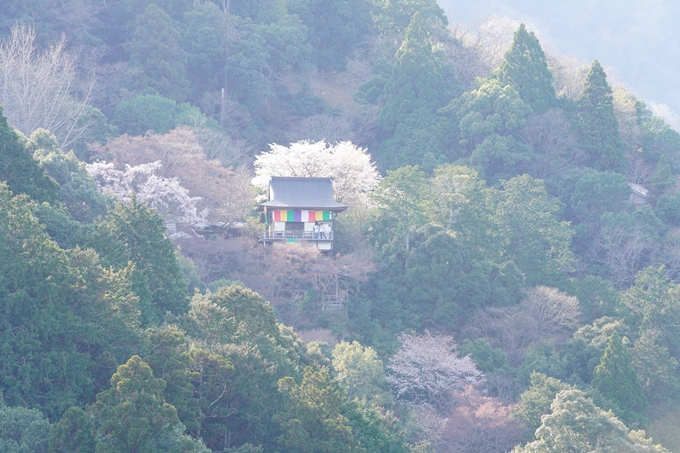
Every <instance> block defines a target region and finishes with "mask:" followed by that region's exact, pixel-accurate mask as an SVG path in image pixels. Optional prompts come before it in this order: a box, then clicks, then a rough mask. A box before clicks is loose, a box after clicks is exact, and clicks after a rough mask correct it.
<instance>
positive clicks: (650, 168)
mask: <svg viewBox="0 0 680 453" xmlns="http://www.w3.org/2000/svg"><path fill="white" fill-rule="evenodd" d="M641 151H642V150H641V149H640V150H632V151H629V152H628V153H627V154H626V179H627V180H628V182H632V183H634V184H640V185H641V186H643V187H646V186H647V185H648V184H649V182H650V181H651V180H652V176H654V172H655V171H656V170H655V168H654V165H652V164H651V163H650V162H647V161H645V160H644V159H643V158H642V156H641V155H640V152H641Z"/></svg>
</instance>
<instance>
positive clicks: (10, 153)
mask: <svg viewBox="0 0 680 453" xmlns="http://www.w3.org/2000/svg"><path fill="white" fill-rule="evenodd" d="M0 181H4V182H6V184H7V186H8V188H9V190H11V191H12V192H13V193H14V194H16V195H19V194H26V195H28V196H29V197H31V198H32V199H33V200H35V201H38V202H43V201H47V202H50V203H54V202H56V201H57V200H58V197H57V190H58V188H59V186H58V185H57V184H56V183H55V182H54V181H53V180H52V179H51V178H50V177H48V176H47V175H45V171H44V170H43V169H42V168H41V167H40V165H39V164H38V162H36V161H35V160H34V159H33V158H32V157H31V154H30V153H29V152H28V150H27V149H26V147H25V146H24V143H23V142H22V140H21V139H20V138H19V135H17V133H16V132H15V131H14V129H12V128H11V127H10V125H9V124H8V123H7V118H5V116H4V115H3V114H2V107H1V106H0Z"/></svg>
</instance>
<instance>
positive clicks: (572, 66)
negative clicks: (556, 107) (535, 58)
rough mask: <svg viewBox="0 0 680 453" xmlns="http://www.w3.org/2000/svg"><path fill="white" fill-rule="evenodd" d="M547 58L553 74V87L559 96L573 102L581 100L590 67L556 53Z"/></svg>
mask: <svg viewBox="0 0 680 453" xmlns="http://www.w3.org/2000/svg"><path fill="white" fill-rule="evenodd" d="M546 58H547V60H548V67H549V68H550V70H551V72H552V74H553V85H554V86H555V93H556V94H557V96H564V97H566V98H568V99H573V100H576V99H578V98H580V97H581V94H582V93H583V86H584V85H585V83H586V77H587V76H588V71H589V70H590V65H589V64H584V63H582V62H580V61H578V60H577V59H576V58H574V57H570V56H567V55H560V54H555V53H548V54H547V55H546Z"/></svg>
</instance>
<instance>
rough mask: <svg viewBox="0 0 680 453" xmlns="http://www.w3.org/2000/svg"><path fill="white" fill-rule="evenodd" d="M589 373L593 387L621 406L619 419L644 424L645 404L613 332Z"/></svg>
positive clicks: (628, 358) (636, 380)
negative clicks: (591, 371) (596, 364)
mask: <svg viewBox="0 0 680 453" xmlns="http://www.w3.org/2000/svg"><path fill="white" fill-rule="evenodd" d="M593 375H594V376H593V382H592V385H593V387H594V388H596V389H597V390H599V391H600V393H601V394H602V395H603V396H604V397H605V398H609V399H610V400H612V401H613V402H615V403H616V404H617V405H618V406H619V407H620V408H621V411H622V414H623V415H622V418H623V421H624V422H625V423H626V424H627V425H632V426H644V425H646V424H648V422H649V420H648V418H647V408H648V406H649V403H648V401H647V398H646V397H645V395H644V393H643V390H642V385H641V384H640V381H639V380H638V376H637V373H636V372H635V369H633V366H632V365H631V363H630V357H629V356H628V351H626V347H625V346H624V345H623V342H622V341H621V337H619V334H618V333H617V332H614V333H613V334H612V336H611V337H610V338H609V344H608V345H607V349H605V351H604V354H603V355H602V359H601V360H600V364H599V365H598V366H596V367H595V372H594V373H593Z"/></svg>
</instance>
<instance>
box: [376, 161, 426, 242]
mask: <svg viewBox="0 0 680 453" xmlns="http://www.w3.org/2000/svg"><path fill="white" fill-rule="evenodd" d="M425 190H426V179H425V173H423V172H422V171H420V170H419V169H418V167H411V166H407V167H402V168H399V169H398V170H394V171H388V172H387V176H386V177H385V178H383V180H382V181H381V182H380V186H379V187H378V189H376V191H375V192H374V193H373V195H372V196H373V198H374V200H375V203H376V205H377V206H379V208H380V217H379V218H378V221H377V224H376V225H375V226H374V227H372V229H371V234H370V236H372V240H373V244H374V246H375V247H376V249H377V250H378V251H379V252H383V253H385V252H388V250H387V248H388V247H389V248H395V249H396V250H394V251H393V252H392V253H395V252H397V251H400V252H401V253H402V254H403V251H406V252H408V251H409V250H410V237H411V234H412V233H413V231H414V230H415V228H417V227H419V226H421V225H423V224H424V221H425V213H426V211H425V199H426V195H425ZM388 225H389V229H388V228H387V226H388ZM395 242H396V244H395Z"/></svg>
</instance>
